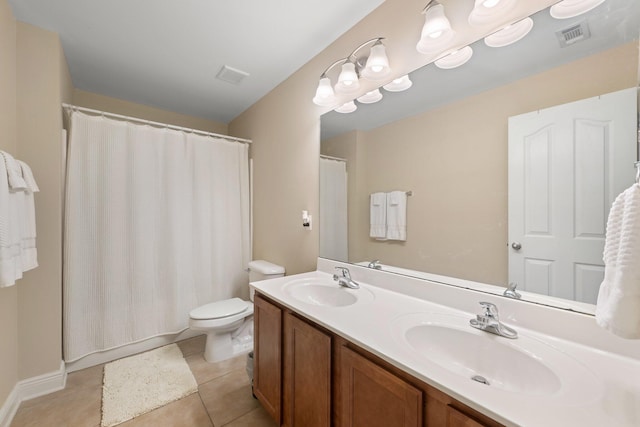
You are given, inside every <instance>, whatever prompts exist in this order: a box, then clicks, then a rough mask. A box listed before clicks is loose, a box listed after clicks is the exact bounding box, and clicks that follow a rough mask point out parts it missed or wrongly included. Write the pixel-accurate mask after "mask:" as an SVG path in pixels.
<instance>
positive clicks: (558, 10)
mask: <svg viewBox="0 0 640 427" xmlns="http://www.w3.org/2000/svg"><path fill="white" fill-rule="evenodd" d="M602 3H604V0H562V1H561V2H559V3H556V4H554V5H553V6H551V8H550V9H549V13H550V14H551V16H553V17H554V18H556V19H567V18H573V17H574V16H578V15H582V14H583V13H586V12H589V11H590V10H591V9H593V8H595V7H597V6H599V5H601V4H602Z"/></svg>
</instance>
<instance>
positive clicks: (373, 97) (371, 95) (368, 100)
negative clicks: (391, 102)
mask: <svg viewBox="0 0 640 427" xmlns="http://www.w3.org/2000/svg"><path fill="white" fill-rule="evenodd" d="M357 99H358V101H360V102H362V103H363V104H373V103H374V102H378V101H380V100H381V99H382V93H380V89H375V90H372V91H371V92H367V93H365V94H364V95H362V96H360V97H358V98H357Z"/></svg>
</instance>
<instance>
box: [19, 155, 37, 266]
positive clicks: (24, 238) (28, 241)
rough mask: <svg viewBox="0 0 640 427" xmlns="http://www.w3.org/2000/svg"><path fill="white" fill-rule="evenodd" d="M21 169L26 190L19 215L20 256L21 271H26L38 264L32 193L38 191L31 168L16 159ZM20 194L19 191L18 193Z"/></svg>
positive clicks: (22, 196) (34, 208)
mask: <svg viewBox="0 0 640 427" xmlns="http://www.w3.org/2000/svg"><path fill="white" fill-rule="evenodd" d="M16 162H18V164H19V165H20V168H21V170H22V177H23V178H24V181H25V183H26V184H27V189H26V191H25V192H24V193H23V194H22V195H21V196H19V197H21V199H22V200H21V201H20V203H21V205H22V206H21V208H22V214H21V217H20V225H21V234H20V236H21V245H20V249H21V258H22V271H28V270H31V269H32V268H36V267H37V266H38V251H37V249H36V207H35V201H34V199H33V193H36V192H38V191H40V188H38V184H36V180H35V178H34V177H33V172H31V168H30V167H29V165H27V164H26V163H25V162H23V161H22V160H17V159H16ZM18 194H20V193H18Z"/></svg>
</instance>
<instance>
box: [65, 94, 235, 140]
mask: <svg viewBox="0 0 640 427" xmlns="http://www.w3.org/2000/svg"><path fill="white" fill-rule="evenodd" d="M73 104H74V105H77V106H80V107H86V108H92V109H94V110H100V111H106V112H109V113H116V114H121V115H123V116H131V117H137V118H140V119H145V120H151V121H154V122H159V123H168V124H172V125H176V126H183V127H186V128H191V129H198V130H204V131H208V132H213V133H219V134H222V135H227V134H228V130H229V129H228V126H227V124H226V123H221V122H217V121H214V120H207V119H203V118H200V117H193V116H186V115H184V114H178V113H174V112H172V111H167V110H161V109H159V108H154V107H149V106H147V105H142V104H136V103H134V102H129V101H124V100H122V99H117V98H111V97H109V96H104V95H99V94H96V93H91V92H86V91H82V90H78V89H76V90H74V92H73Z"/></svg>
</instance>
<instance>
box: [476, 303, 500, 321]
mask: <svg viewBox="0 0 640 427" xmlns="http://www.w3.org/2000/svg"><path fill="white" fill-rule="evenodd" d="M480 305H481V306H482V307H483V309H484V316H486V317H492V318H494V319H496V320H497V319H498V307H496V305H495V304H493V303H491V302H486V301H481V302H480Z"/></svg>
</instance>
